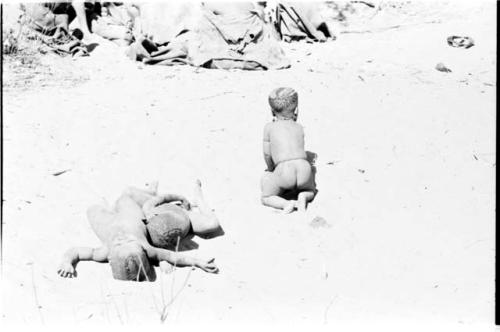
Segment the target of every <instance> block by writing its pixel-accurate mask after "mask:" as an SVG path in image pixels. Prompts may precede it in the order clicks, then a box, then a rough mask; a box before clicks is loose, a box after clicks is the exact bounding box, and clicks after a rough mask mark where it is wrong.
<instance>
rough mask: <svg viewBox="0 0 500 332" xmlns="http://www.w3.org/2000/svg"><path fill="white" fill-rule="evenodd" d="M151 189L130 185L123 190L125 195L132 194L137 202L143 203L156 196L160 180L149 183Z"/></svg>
mask: <svg viewBox="0 0 500 332" xmlns="http://www.w3.org/2000/svg"><path fill="white" fill-rule="evenodd" d="M148 187H149V190H146V189H139V188H135V187H128V188H127V189H125V190H124V191H123V195H128V196H130V197H131V198H132V199H133V200H134V201H135V202H136V203H137V204H139V205H141V206H142V205H143V204H144V203H145V202H146V201H147V200H149V199H151V198H152V197H154V196H156V194H157V189H158V182H157V181H153V182H151V183H150V184H149V185H148Z"/></svg>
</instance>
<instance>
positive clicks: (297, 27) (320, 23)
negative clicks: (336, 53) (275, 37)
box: [265, 1, 336, 42]
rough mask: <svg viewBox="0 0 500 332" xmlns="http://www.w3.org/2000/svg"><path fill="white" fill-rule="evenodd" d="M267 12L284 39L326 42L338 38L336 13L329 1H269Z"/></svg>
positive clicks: (268, 18) (289, 40) (288, 40)
mask: <svg viewBox="0 0 500 332" xmlns="http://www.w3.org/2000/svg"><path fill="white" fill-rule="evenodd" d="M265 12H266V15H265V16H266V17H267V20H269V21H271V22H272V23H273V25H274V27H275V29H276V31H277V32H278V34H279V36H280V38H281V39H282V40H283V41H286V42H292V41H297V40H305V41H308V42H325V41H327V40H335V39H336V36H335V32H334V31H335V28H334V20H335V16H336V15H335V13H334V10H333V8H332V6H330V3H329V2H314V1H311V2H305V1H304V2H280V1H268V2H267V3H266V11H265Z"/></svg>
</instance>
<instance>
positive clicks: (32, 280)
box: [31, 263, 45, 325]
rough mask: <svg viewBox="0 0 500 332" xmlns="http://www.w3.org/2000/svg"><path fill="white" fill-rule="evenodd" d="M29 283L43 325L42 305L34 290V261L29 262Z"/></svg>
mask: <svg viewBox="0 0 500 332" xmlns="http://www.w3.org/2000/svg"><path fill="white" fill-rule="evenodd" d="M31 283H32V285H33V297H34V298H35V305H36V309H37V310H38V314H39V315H40V320H41V321H42V324H43V325H45V320H44V319H43V313H42V306H41V305H40V303H39V302H38V295H37V292H36V284H35V267H34V263H31Z"/></svg>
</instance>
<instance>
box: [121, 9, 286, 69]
mask: <svg viewBox="0 0 500 332" xmlns="http://www.w3.org/2000/svg"><path fill="white" fill-rule="evenodd" d="M138 9H139V15H138V16H137V18H136V19H135V24H134V27H135V28H134V35H135V42H134V43H133V44H132V45H131V46H130V48H129V50H128V55H129V57H130V58H132V59H134V60H138V61H142V62H144V63H146V64H161V65H173V64H179V63H182V64H189V65H192V66H197V67H204V68H217V69H244V70H268V69H283V68H288V67H289V66H290V62H289V60H288V58H287V57H286V55H285V53H284V51H283V49H282V48H281V46H280V45H279V38H278V36H277V35H276V33H275V31H274V30H273V27H272V25H271V24H268V23H266V22H265V21H264V11H263V10H264V6H263V4H259V3H242V2H234V3H219V2H214V3H192V2H191V3H186V4H181V3H161V4H158V3H156V4H151V3H150V4H143V5H139V6H138Z"/></svg>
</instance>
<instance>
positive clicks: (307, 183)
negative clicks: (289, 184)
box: [297, 164, 316, 212]
mask: <svg viewBox="0 0 500 332" xmlns="http://www.w3.org/2000/svg"><path fill="white" fill-rule="evenodd" d="M297 187H298V190H299V195H298V197H297V208H298V210H299V211H301V212H304V211H305V210H306V208H307V203H309V202H310V201H312V200H313V199H314V196H315V195H316V180H315V172H314V170H313V168H312V167H311V166H310V165H309V164H307V165H306V164H303V165H301V166H300V167H298V168H297Z"/></svg>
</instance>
